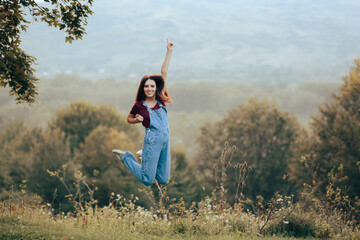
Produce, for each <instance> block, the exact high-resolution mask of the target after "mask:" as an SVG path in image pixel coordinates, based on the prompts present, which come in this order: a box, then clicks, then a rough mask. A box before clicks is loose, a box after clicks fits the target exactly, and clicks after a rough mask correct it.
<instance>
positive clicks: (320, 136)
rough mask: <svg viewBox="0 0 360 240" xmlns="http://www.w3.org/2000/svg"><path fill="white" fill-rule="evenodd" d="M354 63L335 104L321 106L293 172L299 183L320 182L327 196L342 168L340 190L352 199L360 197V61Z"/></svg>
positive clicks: (332, 102)
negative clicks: (332, 177) (335, 173)
mask: <svg viewBox="0 0 360 240" xmlns="http://www.w3.org/2000/svg"><path fill="white" fill-rule="evenodd" d="M354 63H355V65H354V66H353V67H351V68H350V71H349V73H348V74H347V75H346V76H344V77H343V84H342V86H341V87H340V91H339V92H338V93H333V101H331V102H330V103H324V104H323V105H321V106H320V108H319V109H320V113H319V115H317V116H315V117H314V118H313V121H312V123H311V129H312V133H311V135H310V141H309V140H307V143H306V144H305V146H307V147H305V148H304V149H303V154H304V157H303V158H298V159H295V160H294V162H293V164H292V165H293V167H292V168H291V172H290V174H291V177H292V178H293V179H294V180H296V181H298V182H299V183H303V182H306V183H308V182H310V181H312V180H315V181H317V183H318V184H319V185H320V191H322V193H325V191H326V185H327V183H328V177H329V174H330V173H331V171H332V170H333V169H338V168H339V167H340V165H342V166H341V168H342V172H343V176H344V178H343V179H342V182H341V185H342V186H340V187H341V189H343V190H344V193H346V194H347V195H349V196H350V197H351V198H352V199H354V198H355V197H356V196H359V194H360V171H359V169H358V165H359V164H360V163H359V162H360V59H356V60H355V61H354Z"/></svg>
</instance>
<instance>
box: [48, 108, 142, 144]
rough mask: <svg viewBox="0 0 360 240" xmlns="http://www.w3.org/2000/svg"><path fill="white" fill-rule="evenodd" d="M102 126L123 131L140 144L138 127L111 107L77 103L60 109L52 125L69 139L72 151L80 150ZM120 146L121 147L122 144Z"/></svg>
mask: <svg viewBox="0 0 360 240" xmlns="http://www.w3.org/2000/svg"><path fill="white" fill-rule="evenodd" d="M100 125H102V126H107V127H113V128H114V129H117V130H118V131H123V132H124V133H125V134H126V135H127V136H128V137H129V138H130V139H131V141H132V142H134V143H138V138H139V132H138V130H137V129H136V127H135V126H132V125H130V124H128V123H127V122H126V117H125V116H122V115H120V114H119V113H118V112H117V111H116V109H115V108H113V107H111V106H110V105H93V104H91V103H89V102H86V101H75V102H72V103H71V104H70V105H69V106H68V107H66V108H61V109H59V110H58V111H57V113H56V115H55V118H54V119H53V121H52V122H51V123H50V127H51V128H60V129H61V130H62V131H63V132H64V133H65V135H66V137H67V138H69V140H70V147H71V150H72V151H73V150H74V148H79V146H80V143H84V141H85V138H86V137H87V136H88V135H89V134H90V133H91V131H93V130H94V129H95V128H97V127H98V126H100ZM118 144H119V145H118V147H120V146H121V145H120V144H121V142H119V143H118ZM110 150H111V149H110Z"/></svg>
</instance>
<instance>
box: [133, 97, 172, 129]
mask: <svg viewBox="0 0 360 240" xmlns="http://www.w3.org/2000/svg"><path fill="white" fill-rule="evenodd" d="M161 103H162V104H163V105H164V106H165V103H164V102H161ZM151 109H152V110H157V109H160V106H159V103H156V104H155V106H154V107H153V108H151ZM130 113H131V114H133V115H134V116H135V115H136V114H139V115H141V116H143V118H144V121H143V122H142V125H143V126H144V127H145V128H149V127H150V117H149V112H148V110H147V109H146V107H145V105H144V103H143V102H142V101H139V102H136V103H135V104H134V106H133V107H132V109H131V111H130Z"/></svg>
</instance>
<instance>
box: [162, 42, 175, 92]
mask: <svg viewBox="0 0 360 240" xmlns="http://www.w3.org/2000/svg"><path fill="white" fill-rule="evenodd" d="M166 42H167V51H166V55H165V59H164V62H163V64H162V66H161V76H162V77H163V79H164V83H165V86H164V90H165V89H166V76H167V71H168V68H169V64H170V58H171V53H172V51H173V49H174V43H173V42H172V40H171V41H170V42H169V40H168V39H166Z"/></svg>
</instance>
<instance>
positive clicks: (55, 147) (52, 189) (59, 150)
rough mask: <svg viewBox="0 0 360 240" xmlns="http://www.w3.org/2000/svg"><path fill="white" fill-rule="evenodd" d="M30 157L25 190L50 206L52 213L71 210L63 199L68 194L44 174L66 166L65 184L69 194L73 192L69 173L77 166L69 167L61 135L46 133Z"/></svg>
mask: <svg viewBox="0 0 360 240" xmlns="http://www.w3.org/2000/svg"><path fill="white" fill-rule="evenodd" d="M32 156H33V159H32V167H31V168H30V169H29V170H28V172H27V180H28V188H29V190H30V191H31V192H33V193H36V194H38V195H39V196H40V197H41V198H42V199H43V200H44V201H45V202H47V203H53V207H54V209H55V210H56V212H58V211H64V212H67V211H69V210H71V209H72V207H73V205H72V203H69V201H68V199H67V198H66V197H65V196H66V195H67V194H68V192H67V190H66V189H65V187H64V186H63V184H62V183H61V182H60V181H59V179H57V178H55V177H53V176H50V175H49V173H48V172H47V170H50V171H56V170H59V169H62V167H63V165H64V164H68V165H70V167H68V168H67V174H66V176H67V177H66V179H65V181H66V183H67V185H68V187H69V188H70V189H71V190H73V189H74V188H75V187H74V185H73V184H72V182H73V181H74V174H73V172H74V169H75V168H76V167H77V168H79V167H80V166H75V165H74V164H72V161H71V160H72V158H71V154H70V146H69V143H68V142H67V141H66V140H65V134H64V133H63V132H62V131H61V130H60V129H49V128H48V129H46V130H45V131H43V132H42V134H41V135H40V136H39V138H38V139H37V140H36V145H35V147H34V148H33V149H32ZM73 192H74V191H73ZM60 206H61V209H59V208H60Z"/></svg>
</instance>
